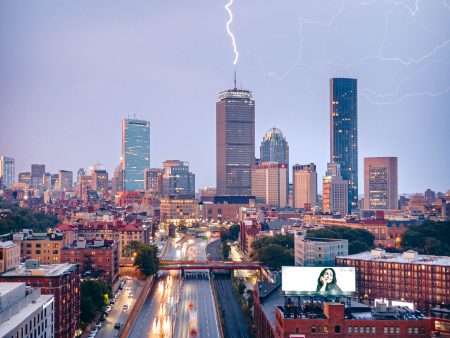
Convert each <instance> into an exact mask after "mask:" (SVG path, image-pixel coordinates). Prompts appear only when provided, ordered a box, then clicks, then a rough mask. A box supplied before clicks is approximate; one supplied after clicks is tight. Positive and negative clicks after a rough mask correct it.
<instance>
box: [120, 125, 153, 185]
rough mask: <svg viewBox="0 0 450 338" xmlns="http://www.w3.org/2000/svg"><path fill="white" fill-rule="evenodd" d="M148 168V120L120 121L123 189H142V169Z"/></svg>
mask: <svg viewBox="0 0 450 338" xmlns="http://www.w3.org/2000/svg"><path fill="white" fill-rule="evenodd" d="M145 168H150V122H149V121H144V120H136V119H124V120H123V121H122V170H123V189H124V191H135V190H144V170H145Z"/></svg>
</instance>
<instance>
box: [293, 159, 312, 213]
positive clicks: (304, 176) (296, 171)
mask: <svg viewBox="0 0 450 338" xmlns="http://www.w3.org/2000/svg"><path fill="white" fill-rule="evenodd" d="M292 183H293V197H294V208H296V209H306V208H305V205H307V206H309V208H314V207H316V206H317V172H316V165H315V164H314V163H310V164H306V165H303V164H294V165H293V166H292Z"/></svg>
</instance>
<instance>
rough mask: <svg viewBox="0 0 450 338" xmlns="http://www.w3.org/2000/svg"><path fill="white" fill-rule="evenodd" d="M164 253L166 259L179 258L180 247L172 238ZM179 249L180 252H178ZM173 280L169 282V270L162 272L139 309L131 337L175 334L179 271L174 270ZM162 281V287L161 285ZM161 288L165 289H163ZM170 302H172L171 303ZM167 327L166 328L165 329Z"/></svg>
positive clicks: (147, 337) (146, 337)
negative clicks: (174, 322)
mask: <svg viewBox="0 0 450 338" xmlns="http://www.w3.org/2000/svg"><path fill="white" fill-rule="evenodd" d="M168 241H170V242H169V243H168V246H167V251H166V252H165V253H164V255H163V258H164V259H170V260H173V259H178V258H179V257H178V256H177V255H180V253H179V252H180V249H179V246H178V245H177V244H175V243H174V242H173V241H172V240H171V239H168ZM177 251H178V253H177ZM170 275H171V276H172V277H171V278H172V282H171V283H169V282H168V278H169V277H168V276H169V272H167V273H163V274H161V276H160V278H159V280H157V281H156V282H155V283H154V285H153V287H152V290H150V293H149V295H148V297H147V299H146V300H145V302H144V304H143V305H142V307H141V310H140V311H139V314H138V316H137V318H136V321H135V323H134V325H133V327H132V329H131V331H130V335H129V337H133V338H135V337H136V338H139V337H142V338H144V337H145V338H149V337H150V338H152V337H162V336H163V333H164V332H165V336H166V337H170V336H173V335H172V331H173V319H174V315H175V305H174V304H175V301H176V299H177V291H178V289H179V283H180V279H179V273H177V272H172V273H170ZM160 283H162V287H161V286H160V285H161V284H160ZM161 288H162V289H163V290H161ZM169 303H170V304H169ZM164 329H166V330H164Z"/></svg>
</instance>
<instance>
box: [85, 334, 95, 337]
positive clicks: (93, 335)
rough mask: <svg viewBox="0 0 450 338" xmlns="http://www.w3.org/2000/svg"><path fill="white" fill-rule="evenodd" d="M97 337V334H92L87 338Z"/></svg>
mask: <svg viewBox="0 0 450 338" xmlns="http://www.w3.org/2000/svg"><path fill="white" fill-rule="evenodd" d="M94 337H95V334H93V333H91V334H89V336H87V338H94Z"/></svg>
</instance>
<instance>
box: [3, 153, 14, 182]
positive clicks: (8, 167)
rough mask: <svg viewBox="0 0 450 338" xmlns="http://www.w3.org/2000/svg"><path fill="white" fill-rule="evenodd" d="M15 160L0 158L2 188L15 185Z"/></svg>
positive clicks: (5, 157)
mask: <svg viewBox="0 0 450 338" xmlns="http://www.w3.org/2000/svg"><path fill="white" fill-rule="evenodd" d="M14 162H15V161H14V158H12V157H7V156H0V188H2V187H3V186H5V187H10V186H11V185H12V184H13V183H14V178H15V175H16V172H15V165H14Z"/></svg>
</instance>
